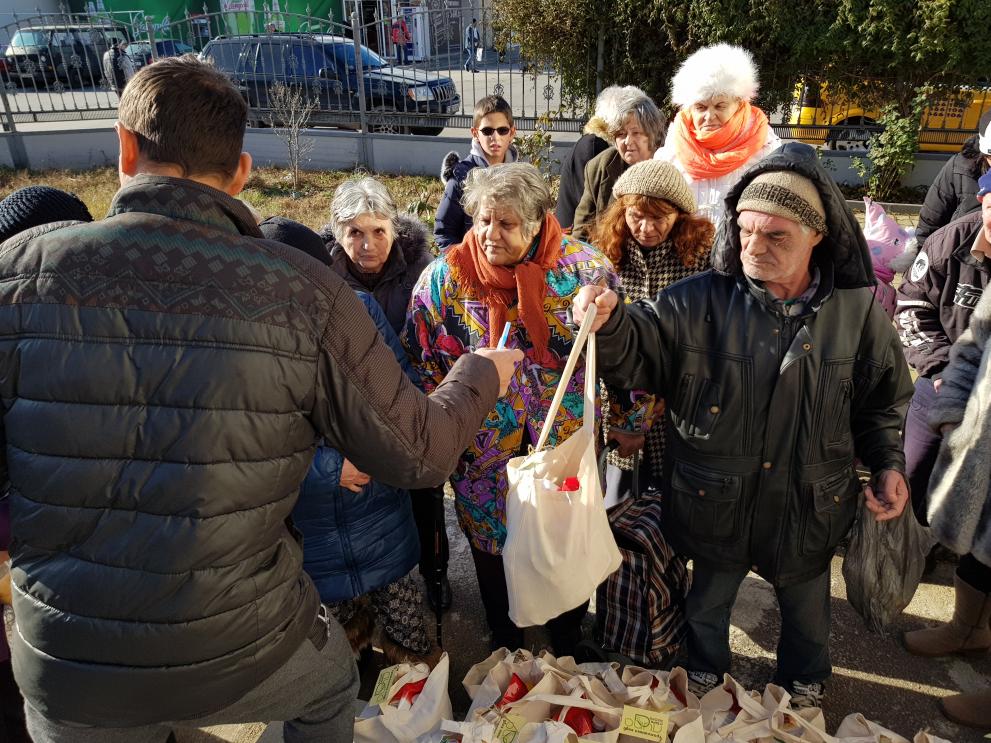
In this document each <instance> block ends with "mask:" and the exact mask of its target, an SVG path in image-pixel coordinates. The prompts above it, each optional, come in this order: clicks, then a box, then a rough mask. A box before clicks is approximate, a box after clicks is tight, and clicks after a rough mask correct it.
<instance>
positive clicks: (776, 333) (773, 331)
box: [771, 328, 781, 335]
mask: <svg viewBox="0 0 991 743" xmlns="http://www.w3.org/2000/svg"><path fill="white" fill-rule="evenodd" d="M771 332H772V333H774V334H775V335H781V331H780V330H778V329H777V328H775V329H774V330H772V331H771Z"/></svg>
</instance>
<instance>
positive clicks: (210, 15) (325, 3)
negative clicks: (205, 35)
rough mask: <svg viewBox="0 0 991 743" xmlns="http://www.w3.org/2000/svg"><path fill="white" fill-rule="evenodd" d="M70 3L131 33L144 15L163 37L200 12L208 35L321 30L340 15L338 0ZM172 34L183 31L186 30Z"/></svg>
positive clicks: (140, 28) (140, 29) (140, 32)
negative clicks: (125, 25) (116, 22)
mask: <svg viewBox="0 0 991 743" xmlns="http://www.w3.org/2000/svg"><path fill="white" fill-rule="evenodd" d="M70 9H71V11H72V12H73V13H80V14H87V15H90V16H91V17H94V18H98V17H101V16H103V17H105V16H106V15H110V14H112V17H113V18H114V19H115V20H120V21H124V22H129V23H130V24H131V25H132V26H133V27H134V28H133V29H132V31H133V35H134V37H135V38H140V37H143V36H146V34H147V32H146V30H145V28H144V24H145V21H146V19H151V20H152V22H153V23H154V24H155V27H156V28H155V33H156V34H157V35H159V36H162V37H167V36H169V35H170V33H169V28H170V26H171V25H172V24H176V23H185V22H186V20H187V18H190V17H192V18H196V17H204V14H206V16H205V18H204V23H205V24H208V25H209V28H210V35H211V36H215V35H217V34H219V33H224V34H238V33H242V34H243V33H262V32H264V31H265V30H271V31H313V32H316V31H325V30H327V27H326V25H325V24H326V23H327V21H329V20H330V19H331V18H333V20H334V21H335V22H336V23H342V22H344V21H345V20H346V19H345V17H344V10H343V0H140V2H136V0H70ZM176 35H181V36H186V32H182V33H179V34H176Z"/></svg>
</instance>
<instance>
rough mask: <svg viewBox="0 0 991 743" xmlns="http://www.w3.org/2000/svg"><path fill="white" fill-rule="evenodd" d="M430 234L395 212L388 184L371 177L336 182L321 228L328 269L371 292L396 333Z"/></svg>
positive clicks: (427, 250) (427, 254) (424, 261)
mask: <svg viewBox="0 0 991 743" xmlns="http://www.w3.org/2000/svg"><path fill="white" fill-rule="evenodd" d="M428 234H429V233H428V232H427V228H426V227H425V226H424V225H423V224H422V223H421V222H420V221H419V220H417V219H415V218H413V217H411V216H408V215H406V214H400V213H399V210H398V209H397V208H396V204H395V202H394V201H393V200H392V196H391V195H390V194H389V191H388V189H387V188H386V187H385V186H384V185H382V183H380V182H379V181H377V180H375V179H374V178H362V179H360V180H350V181H345V182H344V183H342V184H341V185H340V186H338V187H337V190H336V191H334V198H333V200H332V201H331V203H330V223H329V224H326V225H324V226H323V227H322V228H321V229H320V236H321V237H322V238H323V239H324V242H325V243H326V244H327V249H328V250H329V251H330V258H331V268H332V269H334V271H336V272H337V273H338V274H339V275H340V276H341V277H342V278H343V279H344V280H345V281H346V282H348V284H350V285H351V286H352V287H353V288H354V289H355V291H363V292H368V293H369V294H371V295H372V296H373V297H375V301H376V302H378V303H379V306H380V307H381V308H382V310H383V311H384V312H385V316H386V317H387V318H388V320H389V325H391V326H392V328H393V330H395V331H396V332H397V333H398V332H400V331H401V330H402V327H403V323H404V321H405V318H406V307H407V306H408V305H409V298H410V294H412V292H413V286H414V285H415V284H416V280H417V279H418V278H419V277H420V272H422V271H423V269H424V268H426V267H427V265H428V264H429V263H430V261H432V260H433V257H434V256H433V254H432V253H431V252H430V248H429V245H428V242H427V239H428V238H427V236H428Z"/></svg>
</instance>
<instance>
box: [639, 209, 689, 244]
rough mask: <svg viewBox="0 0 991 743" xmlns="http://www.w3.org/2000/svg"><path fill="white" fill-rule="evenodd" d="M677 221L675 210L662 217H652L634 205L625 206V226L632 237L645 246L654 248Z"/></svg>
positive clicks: (666, 237)
mask: <svg viewBox="0 0 991 743" xmlns="http://www.w3.org/2000/svg"><path fill="white" fill-rule="evenodd" d="M677 221H678V213H677V212H670V213H669V214H665V215H664V216H662V217H652V216H650V215H647V214H644V213H643V212H642V211H640V210H639V209H638V208H637V207H635V206H628V207H626V226H627V227H628V228H629V230H630V234H631V235H633V239H634V240H636V241H637V242H638V243H640V244H641V245H642V246H643V247H645V248H656V247H657V246H658V245H660V244H661V243H662V242H664V241H665V240H667V239H668V235H669V234H670V233H671V228H672V227H674V223H675V222H677Z"/></svg>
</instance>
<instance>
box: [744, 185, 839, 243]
mask: <svg viewBox="0 0 991 743" xmlns="http://www.w3.org/2000/svg"><path fill="white" fill-rule="evenodd" d="M736 211H737V214H739V213H740V212H745V211H751V212H763V213H764V214H773V215H775V216H778V217H784V218H785V219H790V220H791V221H792V222H798V223H799V224H804V225H807V226H808V227H811V228H812V229H814V230H815V231H816V232H821V233H823V234H825V233H826V232H828V231H829V230H828V229H827V227H826V208H825V207H824V206H823V205H822V197H821V196H820V195H819V190H818V189H817V188H816V186H815V184H814V183H813V182H812V181H810V180H809V179H808V178H806V177H805V176H804V175H799V174H798V173H793V172H791V171H790V170H773V171H771V172H769V173H761V174H760V175H759V176H757V177H756V178H754V179H753V180H752V181H750V183H748V184H747V187H746V188H744V189H743V193H742V194H740V201H739V203H738V204H737V205H736Z"/></svg>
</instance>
